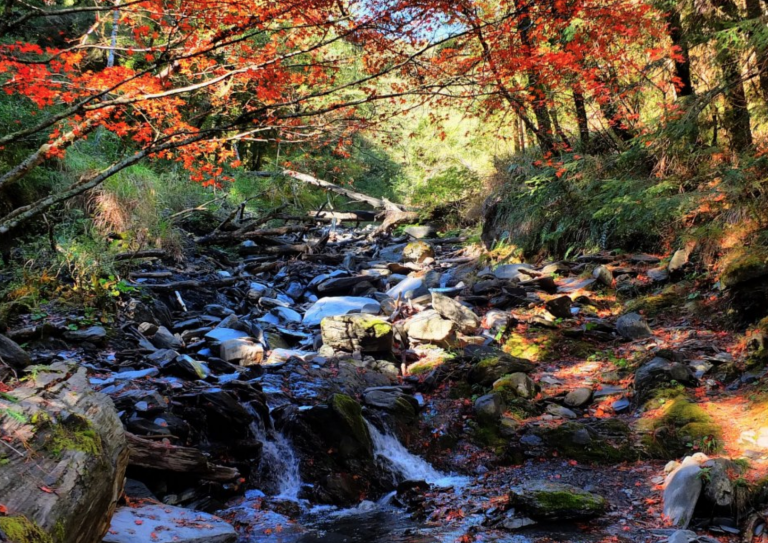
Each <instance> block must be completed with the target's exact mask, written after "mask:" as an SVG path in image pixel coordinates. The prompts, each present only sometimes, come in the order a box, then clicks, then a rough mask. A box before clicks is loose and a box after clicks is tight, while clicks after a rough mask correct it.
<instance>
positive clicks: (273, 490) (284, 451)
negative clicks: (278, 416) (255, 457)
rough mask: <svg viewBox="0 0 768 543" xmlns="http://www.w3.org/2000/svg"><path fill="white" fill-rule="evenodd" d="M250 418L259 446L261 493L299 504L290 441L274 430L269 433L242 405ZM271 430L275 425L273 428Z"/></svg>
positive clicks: (296, 466)
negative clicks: (251, 417) (262, 491)
mask: <svg viewBox="0 0 768 543" xmlns="http://www.w3.org/2000/svg"><path fill="white" fill-rule="evenodd" d="M243 405H244V406H245V408H246V410H248V411H249V412H250V413H251V414H252V415H253V416H254V422H252V423H251V433H252V434H253V436H254V437H255V438H256V439H258V440H259V441H260V442H261V447H262V449H261V461H260V462H259V475H260V479H261V481H262V482H263V485H264V489H263V490H265V491H266V492H267V493H268V494H270V495H271V496H274V497H276V498H284V499H286V500H291V501H298V499H299V491H300V490H301V484H302V483H301V474H300V472H299V459H298V457H297V456H296V453H295V451H294V450H293V445H292V444H291V441H290V440H289V439H288V438H287V437H286V436H285V435H283V434H282V433H280V432H278V431H277V430H271V431H268V430H267V429H266V428H264V425H263V424H262V422H261V417H260V416H259V414H258V413H257V412H256V410H255V409H253V407H252V406H251V405H250V404H243ZM272 427H273V428H274V424H272Z"/></svg>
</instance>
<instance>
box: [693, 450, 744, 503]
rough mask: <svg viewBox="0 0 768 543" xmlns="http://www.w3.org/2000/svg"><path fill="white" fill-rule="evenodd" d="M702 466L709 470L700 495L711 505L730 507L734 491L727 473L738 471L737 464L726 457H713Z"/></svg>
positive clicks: (734, 495)
mask: <svg viewBox="0 0 768 543" xmlns="http://www.w3.org/2000/svg"><path fill="white" fill-rule="evenodd" d="M702 468H706V469H707V470H708V471H709V472H708V473H707V477H706V478H705V482H704V492H703V495H702V497H703V498H704V499H706V501H707V502H709V504H711V505H713V506H717V507H731V506H732V505H733V504H734V500H735V499H736V493H735V489H734V487H733V482H732V481H731V478H730V477H729V475H728V473H729V472H732V473H739V467H738V465H736V463H734V462H731V461H730V460H728V459H726V458H715V459H713V460H710V461H708V462H705V463H704V464H702Z"/></svg>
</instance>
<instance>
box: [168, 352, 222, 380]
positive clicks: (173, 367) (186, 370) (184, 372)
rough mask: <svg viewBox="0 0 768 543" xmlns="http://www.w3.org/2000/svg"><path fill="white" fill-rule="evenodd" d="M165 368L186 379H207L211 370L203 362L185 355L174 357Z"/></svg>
mask: <svg viewBox="0 0 768 543" xmlns="http://www.w3.org/2000/svg"><path fill="white" fill-rule="evenodd" d="M165 369H166V370H168V371H171V372H174V373H176V374H177V375H179V376H180V377H186V378H187V379H207V378H208V377H209V376H210V375H211V370H210V368H208V365H207V364H206V363H205V362H200V361H198V360H195V359H193V358H192V357H191V356H187V355H181V356H178V357H176V359H175V360H174V361H173V363H172V364H169V365H168V366H166V368H165Z"/></svg>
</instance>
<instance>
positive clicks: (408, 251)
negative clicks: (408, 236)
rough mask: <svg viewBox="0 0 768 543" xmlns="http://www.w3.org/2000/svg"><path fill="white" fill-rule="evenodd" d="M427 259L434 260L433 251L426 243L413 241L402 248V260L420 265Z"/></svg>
mask: <svg viewBox="0 0 768 543" xmlns="http://www.w3.org/2000/svg"><path fill="white" fill-rule="evenodd" d="M428 258H435V249H434V248H433V247H432V246H431V245H430V244H429V243H427V242H426V241H413V242H411V243H409V244H408V245H406V246H405V247H404V248H403V260H404V261H405V262H413V263H414V264H422V263H423V262H424V261H425V260H427V259H428Z"/></svg>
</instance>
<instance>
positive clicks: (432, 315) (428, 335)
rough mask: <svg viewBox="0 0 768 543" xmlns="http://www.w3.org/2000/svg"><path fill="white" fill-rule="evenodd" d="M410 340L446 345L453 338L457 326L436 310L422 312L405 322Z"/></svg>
mask: <svg viewBox="0 0 768 543" xmlns="http://www.w3.org/2000/svg"><path fill="white" fill-rule="evenodd" d="M404 326H405V331H406V333H407V334H408V337H409V338H410V339H413V340H416V341H419V342H423V343H438V344H440V343H446V342H450V341H451V339H452V338H453V335H454V331H455V329H456V324H455V323H454V322H453V321H450V320H448V319H444V318H442V317H441V316H440V314H439V313H438V312H437V311H435V310H434V309H429V310H427V311H422V312H421V313H417V314H416V315H414V316H413V317H411V318H409V319H408V320H407V321H405V325H404Z"/></svg>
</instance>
